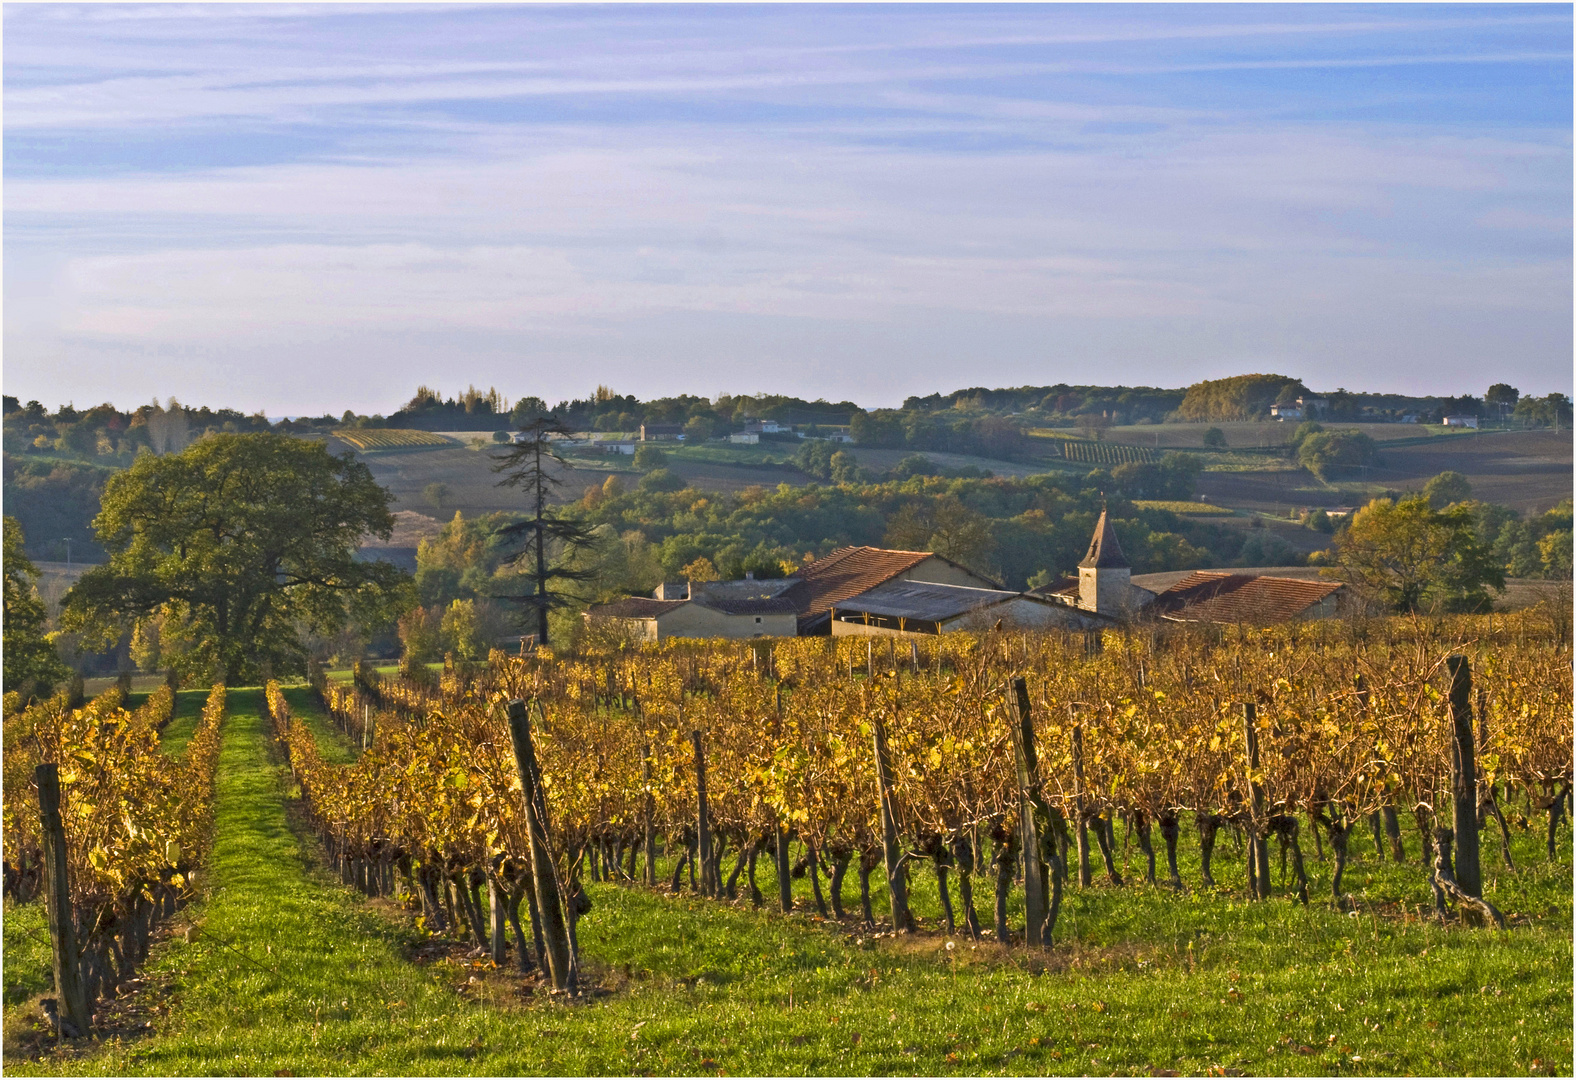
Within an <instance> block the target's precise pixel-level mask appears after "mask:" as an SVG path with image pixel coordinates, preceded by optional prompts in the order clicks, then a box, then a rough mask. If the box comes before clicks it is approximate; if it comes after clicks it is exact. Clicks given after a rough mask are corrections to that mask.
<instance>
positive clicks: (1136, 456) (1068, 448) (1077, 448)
mask: <svg viewBox="0 0 1576 1080" xmlns="http://www.w3.org/2000/svg"><path fill="white" fill-rule="evenodd" d="M1056 445H1057V446H1059V447H1060V448H1061V452H1062V453H1061V456H1062V457H1063V458H1064V459H1066V460H1067V461H1076V462H1078V463H1080V464H1083V465H1125V464H1127V463H1128V462H1129V461H1139V462H1144V463H1146V464H1147V463H1149V462H1153V461H1156V460H1158V458H1157V457H1156V454H1155V452H1154V450H1153V449H1151V448H1150V447H1147V446H1129V445H1127V444H1125V443H1109V442H1090V441H1089V440H1086V439H1058V440H1057V441H1056Z"/></svg>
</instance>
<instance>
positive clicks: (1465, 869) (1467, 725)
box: [1445, 654, 1483, 897]
mask: <svg viewBox="0 0 1576 1080" xmlns="http://www.w3.org/2000/svg"><path fill="white" fill-rule="evenodd" d="M1445 664H1446V666H1447V667H1448V668H1449V669H1450V719H1451V721H1452V722H1453V724H1454V726H1455V732H1454V739H1453V740H1452V742H1453V744H1454V753H1453V754H1452V755H1451V765H1452V766H1453V767H1452V768H1451V770H1450V771H1451V777H1450V780H1451V785H1450V786H1451V795H1452V797H1453V801H1454V802H1455V811H1456V813H1455V833H1456V837H1455V839H1456V885H1457V886H1458V887H1459V888H1460V889H1461V891H1462V892H1464V893H1466V894H1467V895H1468V896H1478V897H1480V896H1482V895H1483V874H1482V868H1481V864H1480V862H1479V852H1478V827H1477V807H1478V797H1477V758H1476V745H1475V740H1474V737H1473V733H1472V665H1471V664H1470V663H1469V662H1468V660H1467V658H1466V657H1465V656H1461V655H1459V654H1458V655H1455V656H1451V657H1447V658H1446V660H1445Z"/></svg>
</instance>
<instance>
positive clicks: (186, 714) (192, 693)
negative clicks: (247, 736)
mask: <svg viewBox="0 0 1576 1080" xmlns="http://www.w3.org/2000/svg"><path fill="white" fill-rule="evenodd" d="M209 693H211V689H209V690H181V691H179V692H178V693H177V694H176V695H175V714H174V715H173V716H171V717H170V722H169V723H168V724H165V725H164V730H163V731H162V732H161V733H160V734H159V748H160V749H161V750H163V751H164V752H165V753H166V754H169V755H170V756H171V757H176V756H178V755H179V754H180V753H181V752H182V751H183V750H185V749H186V744H187V743H189V742H191V739H192V736H193V735H194V734H196V732H197V721H199V720H201V719H202V710H203V706H204V705H206V704H208V695H209Z"/></svg>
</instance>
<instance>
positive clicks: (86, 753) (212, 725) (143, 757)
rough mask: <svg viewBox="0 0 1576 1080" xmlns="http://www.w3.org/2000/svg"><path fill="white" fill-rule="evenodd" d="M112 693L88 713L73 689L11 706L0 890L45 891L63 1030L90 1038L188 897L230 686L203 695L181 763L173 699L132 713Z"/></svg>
mask: <svg viewBox="0 0 1576 1080" xmlns="http://www.w3.org/2000/svg"><path fill="white" fill-rule="evenodd" d="M123 704H124V693H123V692H122V691H121V690H120V689H118V688H117V689H112V690H110V691H108V692H107V693H105V694H103V695H100V696H99V697H97V698H95V699H94V700H93V701H91V702H89V703H88V704H87V705H86V706H84V707H82V708H77V709H73V708H70V707H69V702H68V699H67V697H66V695H64V694H62V695H60V696H57V697H55V698H51V699H50V700H48V701H44V702H41V703H39V704H36V705H33V706H32V707H30V708H26V709H24V708H21V705H22V703H21V702H20V701H19V700H17V699H16V696H15V695H8V699H7V701H6V702H5V712H6V720H5V762H4V770H5V793H4V850H5V889H6V892H7V893H8V894H9V895H11V896H13V897H14V898H15V899H16V900H18V901H26V900H29V899H32V898H33V897H35V896H37V895H38V894H40V893H42V894H43V896H44V901H45V904H46V907H47V908H48V912H49V924H50V936H51V944H52V946H53V949H54V959H55V989H56V993H57V995H58V997H57V998H56V999H55V1005H54V1007H55V1009H56V1022H57V1024H58V1026H59V1030H60V1033H61V1034H63V1035H67V1036H73V1037H74V1036H80V1035H87V1034H89V1033H90V1031H91V1025H92V1012H93V1008H94V1006H95V1004H96V1003H97V1002H98V1001H99V1000H100V999H101V998H106V997H112V996H114V994H115V992H116V990H117V988H118V987H119V986H120V985H121V984H123V983H124V982H126V981H127V980H128V979H130V978H131V977H132V969H133V968H134V967H135V966H136V965H137V964H138V963H140V962H141V961H142V960H144V959H146V957H147V952H148V940H149V935H150V933H151V931H152V929H153V927H154V925H155V924H156V923H157V922H158V921H159V920H160V919H163V918H167V917H168V916H170V915H172V914H173V913H174V912H175V911H176V909H177V908H178V907H180V906H181V905H183V904H184V903H185V902H186V901H187V900H188V899H189V898H190V897H191V896H192V894H193V889H194V886H193V880H192V879H193V875H194V873H195V868H196V867H198V866H200V865H202V864H203V863H204V861H205V860H206V857H207V853H208V850H209V846H210V844H211V840H212V829H213V780H214V768H215V766H216V764H217V762H218V757H219V729H220V725H221V724H222V722H223V719H224V715H225V691H224V687H223V686H222V685H221V686H215V687H214V688H213V691H212V693H211V694H210V695H209V697H208V700H207V703H206V705H205V706H204V708H203V711H202V717H201V719H200V720H199V722H198V724H197V728H196V731H195V732H194V733H193V735H192V737H191V740H190V742H188V743H187V745H186V748H185V750H184V751H183V752H182V753H181V755H180V756H179V757H172V756H170V755H168V754H165V753H164V752H163V751H162V750H161V749H160V747H159V735H160V732H161V730H162V729H163V728H164V726H165V725H166V724H167V723H168V722H169V720H170V718H171V716H172V715H173V712H174V707H175V695H174V692H173V691H172V690H171V688H170V687H169V686H163V687H160V688H159V689H158V690H157V691H155V692H154V693H153V694H151V695H149V697H148V700H147V701H146V702H145V703H144V704H143V705H142V706H141V707H140V708H138V709H137V710H136V711H134V712H128V711H126V709H125V708H124V707H123Z"/></svg>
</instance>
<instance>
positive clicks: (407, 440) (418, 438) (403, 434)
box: [334, 428, 454, 454]
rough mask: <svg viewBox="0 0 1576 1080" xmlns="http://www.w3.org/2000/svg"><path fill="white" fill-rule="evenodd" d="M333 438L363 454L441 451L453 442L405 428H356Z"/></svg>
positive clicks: (343, 431)
mask: <svg viewBox="0 0 1576 1080" xmlns="http://www.w3.org/2000/svg"><path fill="white" fill-rule="evenodd" d="M334 438H336V439H338V440H339V441H340V442H342V443H346V444H348V445H350V446H353V447H355V448H356V449H357V450H359V451H360V452H361V453H363V454H377V453H407V452H409V451H411V450H441V449H443V448H444V447H449V446H453V445H454V440H453V439H449V438H446V437H444V436H442V435H436V434H434V433H432V432H430V431H412V430H409V429H407V428H356V429H345V430H341V431H336V432H334Z"/></svg>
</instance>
